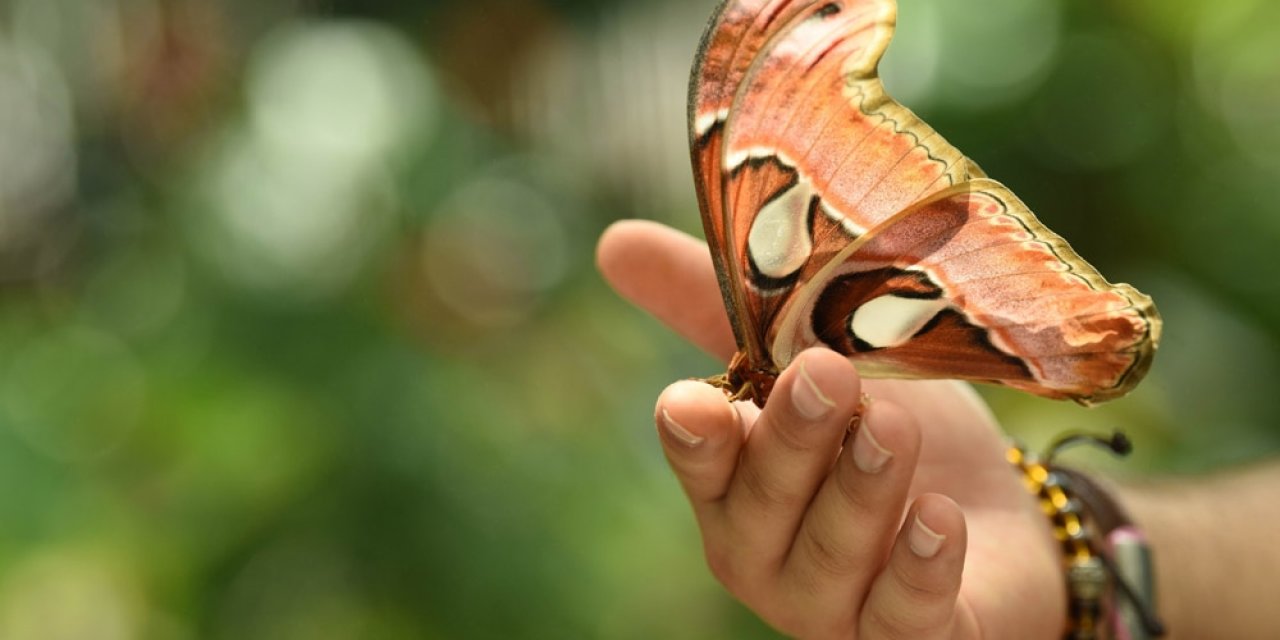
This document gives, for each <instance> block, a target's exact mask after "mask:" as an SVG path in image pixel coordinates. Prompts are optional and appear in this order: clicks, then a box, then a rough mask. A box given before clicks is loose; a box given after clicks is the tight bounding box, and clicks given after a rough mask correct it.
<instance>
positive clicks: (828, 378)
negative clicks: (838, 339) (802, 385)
mask: <svg viewBox="0 0 1280 640" xmlns="http://www.w3.org/2000/svg"><path fill="white" fill-rule="evenodd" d="M795 363H797V364H799V365H800V366H803V367H804V372H805V374H806V375H808V376H809V378H810V379H811V380H812V381H813V383H814V384H816V385H817V386H818V388H820V389H822V390H823V392H824V394H825V395H827V396H828V397H829V398H830V399H831V400H832V401H834V402H835V403H836V404H837V405H838V406H842V407H843V406H853V405H854V404H855V403H856V402H858V401H860V400H861V397H862V380H861V378H860V377H859V376H858V370H857V369H856V368H854V366H853V363H852V362H850V361H849V359H848V358H846V357H844V356H842V355H840V354H838V353H836V352H835V351H832V350H830V349H825V348H822V347H814V348H810V349H806V350H805V351H803V352H802V353H801V354H800V355H799V356H797V357H796V359H795Z"/></svg>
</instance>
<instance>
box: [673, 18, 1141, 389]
mask: <svg viewBox="0 0 1280 640" xmlns="http://www.w3.org/2000/svg"><path fill="white" fill-rule="evenodd" d="M895 21H896V4H895V2H893V1H892V0H836V1H828V2H812V1H801V0H730V1H729V2H726V3H725V4H724V5H722V6H721V9H720V11H719V12H718V13H717V16H716V17H715V18H714V19H713V21H712V24H711V26H710V27H709V28H708V32H707V35H706V36H705V37H704V42H703V46H702V48H701V51H700V54H699V57H698V59H697V60H696V61H695V65H694V73H693V78H692V85H691V90H690V100H691V104H690V139H691V146H692V153H693V157H694V166H695V177H696V183H697V186H698V193H699V203H700V205H701V206H702V212H703V223H704V227H705V228H706V231H707V237H708V242H709V244H710V245H711V249H712V255H713V258H714V261H715V263H716V268H717V272H718V274H719V276H720V280H721V288H722V290H723V292H724V294H725V300H726V305H727V307H728V309H729V314H730V318H731V320H732V323H733V325H734V330H735V333H736V334H737V337H738V343H739V346H740V348H741V350H742V354H743V357H744V359H745V363H743V364H742V367H743V368H744V369H746V370H749V371H754V372H764V373H766V374H767V373H768V372H770V371H777V370H778V369H780V368H781V367H785V366H786V365H787V364H788V363H789V362H790V361H791V359H792V358H793V357H794V356H795V355H796V354H797V353H798V352H799V351H800V350H802V349H803V348H805V347H807V346H811V345H814V344H819V343H823V344H826V345H827V346H830V347H831V348H833V349H836V350H837V351H840V352H842V353H845V354H847V355H848V356H849V357H850V358H851V359H852V360H854V361H855V363H857V364H858V366H859V368H860V370H861V371H862V372H863V373H864V374H867V375H878V376H893V377H910V378H963V379H970V380H981V381H990V382H997V383H1001V384H1005V385H1009V386H1012V387H1015V388H1019V389H1023V390H1026V391H1029V392H1032V393H1036V394H1039V395H1043V396H1048V397H1054V398H1073V399H1076V400H1079V401H1081V402H1086V403H1087V402H1095V401H1101V400H1105V399H1108V398H1112V397H1116V396H1118V395H1122V394H1123V393H1124V392H1126V391H1127V390H1128V389H1130V388H1131V387H1132V386H1133V385H1134V384H1136V382H1137V381H1138V379H1140V378H1141V377H1142V375H1143V374H1144V373H1145V371H1146V369H1147V368H1148V367H1149V366H1150V361H1151V355H1152V353H1153V352H1154V349H1155V345H1156V343H1157V340H1158V337H1159V331H1160V320H1159V316H1158V315H1157V313H1156V311H1155V309H1154V307H1153V306H1152V304H1151V301H1150V299H1149V298H1147V297H1146V296H1144V295H1142V294H1141V293H1139V292H1137V291H1136V290H1134V289H1132V288H1131V287H1128V286H1127V285H1111V284H1109V283H1107V282H1106V281H1105V280H1104V279H1102V277H1101V276H1099V275H1098V273H1097V271H1096V270H1094V269H1093V268H1092V267H1090V266H1089V265H1088V264H1087V263H1085V262H1084V261H1083V260H1081V259H1080V258H1079V256H1077V255H1076V254H1075V253H1074V252H1073V251H1071V249H1070V248H1069V247H1068V246H1067V245H1066V243H1065V242H1064V241H1063V240H1062V239H1061V238H1059V237H1058V236H1056V235H1054V234H1053V233H1052V232H1050V231H1049V230H1048V229H1046V228H1045V227H1044V226H1043V225H1041V224H1040V223H1039V222H1038V221H1037V220H1036V219H1035V217H1034V216H1033V215H1032V214H1031V213H1030V211H1028V210H1027V208H1026V207H1025V205H1023V204H1022V203H1021V201H1019V200H1018V199H1017V198H1016V197H1015V196H1013V194H1012V193H1010V192H1009V191H1008V190H1007V189H1006V188H1004V187H1003V186H1001V185H1000V184H999V183H996V182H994V181H989V180H986V179H985V178H984V174H983V173H982V171H981V170H980V169H979V168H978V167H977V165H976V164H975V163H973V162H972V161H971V160H969V159H968V158H966V157H964V156H963V155H962V154H961V153H960V152H959V151H958V150H956V149H955V148H954V147H952V146H951V145H950V144H948V143H947V142H946V141H945V140H943V139H942V137H941V136H939V135H938V134H937V133H936V132H935V131H934V130H933V129H932V128H930V127H929V126H928V125H927V124H925V123H924V122H923V121H921V120H920V119H919V118H918V117H916V116H915V115H914V114H913V113H911V111H909V110H908V109H906V108H905V107H902V106H901V105H899V104H898V103H896V102H894V101H893V100H892V99H891V98H890V97H889V96H888V95H887V94H886V93H885V91H884V87H883V85H882V84H881V82H880V79H879V77H878V75H877V71H876V65H877V64H878V62H879V60H880V57H881V56H882V54H883V52H884V50H885V48H886V47H887V45H888V42H889V39H890V38H891V37H892V33H893V28H894V25H895ZM735 366H737V365H735ZM731 378H732V375H731ZM757 400H760V398H757Z"/></svg>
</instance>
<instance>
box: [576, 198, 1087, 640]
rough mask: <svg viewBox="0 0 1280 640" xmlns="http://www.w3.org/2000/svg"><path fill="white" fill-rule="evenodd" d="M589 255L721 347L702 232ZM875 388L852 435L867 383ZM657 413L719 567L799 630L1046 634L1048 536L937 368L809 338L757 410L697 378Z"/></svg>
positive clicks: (754, 603)
mask: <svg viewBox="0 0 1280 640" xmlns="http://www.w3.org/2000/svg"><path fill="white" fill-rule="evenodd" d="M598 258H599V264H600V269H601V271H602V272H603V273H604V275H605V277H606V278H607V279H608V280H609V282H610V283H611V284H612V285H613V286H614V287H615V288H616V289H617V290H618V291H619V292H620V293H621V294H622V295H623V296H624V297H626V298H628V299H629V300H631V301H632V302H634V303H635V304H637V305H638V306H640V307H642V308H644V309H646V310H647V311H649V312H650V313H652V314H653V315H654V316H656V317H657V318H658V319H660V320H662V321H663V322H665V323H666V324H668V325H670V326H671V327H672V328H674V329H675V330H676V331H678V332H680V333H681V334H682V335H683V336H685V337H686V338H688V339H689V340H690V341H692V342H693V343H695V344H697V345H698V346H700V347H702V348H703V349H706V350H707V351H709V352H711V353H713V354H715V355H717V356H718V357H720V358H722V359H725V360H727V359H728V358H729V357H730V356H731V355H732V354H733V352H734V350H735V344H734V339H733V335H732V332H731V330H730V327H729V323H728V320H727V318H726V317H725V313H724V307H723V305H722V303H721V299H720V293H719V289H718V285H717V282H716V277H715V274H714V272H713V269H712V265H711V261H710V258H709V255H708V253H707V250H706V247H705V245H703V244H702V243H700V242H698V241H697V240H694V239H693V238H690V237H689V236H686V235H684V234H682V233H679V232H677V231H673V230H671V229H668V228H666V227H662V226H660V225H656V224H652V223H642V222H626V223H620V224H618V225H615V226H614V227H612V228H611V229H610V230H609V231H607V232H606V233H605V235H604V237H603V238H602V239H601V242H600V247H599V255H598ZM864 393H865V394H867V396H868V397H869V398H870V399H871V402H870V403H869V405H868V406H867V408H866V410H865V411H864V412H863V415H862V416H861V420H860V426H859V427H858V428H857V429H856V430H854V432H853V433H852V435H849V433H850V432H849V431H848V426H849V424H850V419H851V418H853V417H854V416H855V413H856V412H857V411H858V408H859V405H860V398H861V397H862V395H863V394H864ZM656 420H657V423H658V428H659V433H660V437H661V440H662V444H663V448H664V450H665V451H666V454H667V457H668V459H669V460H670V462H671V466H672V467H673V469H674V470H675V472H676V474H677V476H678V477H679V478H680V481H681V483H682V484H683V486H684V489H685V492H686V493H687V494H688V497H689V500H690V502H691V503H692V505H693V508H694V512H695V515H696V517H697V519H698V523H699V526H700V527H701V529H702V535H703V544H704V548H705V552H706V555H707V560H708V563H709V564H710V566H711V569H712V571H713V572H714V573H715V575H716V577H717V578H718V579H719V580H720V581H721V582H722V583H724V585H725V586H726V587H727V588H728V589H729V590H730V591H731V592H732V593H733V594H734V595H735V596H736V597H738V598H739V599H741V600H742V601H743V602H744V603H745V604H746V605H747V606H748V607H750V608H751V609H753V610H754V611H755V612H757V613H758V614H759V615H760V616H761V617H762V618H764V619H765V620H766V621H768V622H769V623H770V624H772V625H773V626H775V627H777V628H778V629H779V630H781V631H783V632H785V633H788V634H791V635H795V636H799V637H805V638H828V637H830V638H836V637H841V638H851V637H852V638H869V639H894V638H911V639H929V638H965V639H969V638H1055V637H1059V636H1060V634H1061V629H1062V624H1063V620H1064V617H1065V594H1064V587H1063V579H1062V570H1061V567H1060V561H1059V556H1058V553H1059V552H1058V549H1057V546H1056V544H1055V543H1054V541H1053V540H1052V537H1051V534H1050V532H1049V528H1048V524H1047V521H1046V519H1045V518H1044V517H1043V516H1042V515H1041V514H1040V512H1039V511H1038V509H1037V508H1036V507H1035V505H1034V503H1033V502H1032V501H1031V499H1030V497H1029V496H1028V495H1027V494H1026V492H1025V490H1024V489H1023V488H1022V486H1021V485H1020V482H1019V479H1018V476H1017V475H1016V474H1015V473H1013V472H1012V471H1011V470H1010V468H1009V466H1008V463H1007V462H1006V461H1005V458H1004V443H1003V440H1002V437H1001V435H1000V432H999V430H998V428H997V426H996V424H995V421H994V419H993V418H992V416H991V414H990V412H989V411H988V410H987V408H986V407H985V405H983V404H982V402H981V400H979V399H978V397H977V396H976V394H974V393H973V391H972V390H971V389H970V388H969V387H967V386H965V385H962V384H959V383H952V382H945V381H929V382H915V381H910V382H908V381H892V380H860V379H859V377H858V375H857V372H856V371H855V370H854V368H853V366H852V365H851V364H850V363H849V362H848V361H847V360H846V359H845V358H843V357H842V356H839V355H837V354H835V353H834V352H830V351H825V350H820V349H814V350H810V351H808V352H806V353H804V354H803V355H802V356H800V357H799V358H798V359H797V360H796V362H795V363H793V365H792V366H791V367H789V368H788V369H787V371H785V372H784V373H783V375H782V376H781V377H780V378H779V380H778V383H777V386H776V387H775V389H774V392H773V394H772V396H771V398H770V401H769V403H768V404H767V405H766V407H765V409H764V410H763V411H756V410H755V408H754V406H744V405H743V404H738V405H732V404H730V403H729V402H727V401H726V399H725V397H724V395H723V394H722V393H721V392H720V391H718V390H716V389H714V388H712V387H710V386H708V385H705V384H701V383H697V382H691V381H685V382H678V383H676V384H674V385H672V386H670V387H668V388H667V390H666V391H664V392H663V394H662V396H661V397H660V399H659V401H658V407H657V415H656Z"/></svg>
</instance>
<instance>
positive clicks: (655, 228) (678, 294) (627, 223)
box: [596, 220, 738, 362]
mask: <svg viewBox="0 0 1280 640" xmlns="http://www.w3.org/2000/svg"><path fill="white" fill-rule="evenodd" d="M596 264H597V265H598V266H599V268H600V273H602V274H603V275H604V278H605V280H606V281H608V283H609V284H610V285H611V286H612V287H613V288H614V289H615V290H616V291H617V292H618V293H619V294H620V295H621V296H622V297H624V298H626V299H627V300H630V301H631V302H632V303H634V304H635V305H636V306H638V307H640V308H642V309H644V310H645V311H648V312H649V313H650V314H652V315H653V316H654V317H655V318H657V319H658V320H660V321H662V323H663V324H665V325H667V326H669V327H671V328H672V329H675V331H676V332H677V333H679V334H680V335H682V336H684V337H685V339H687V340H689V341H690V342H692V343H693V344H696V345H698V346H699V347H701V348H702V349H703V350H704V351H707V352H708V353H710V354H712V355H714V356H716V357H717V358H720V359H721V360H723V361H726V362H727V361H728V360H729V358H731V357H733V354H734V352H736V351H737V349H738V347H737V342H736V341H735V340H734V338H733V329H732V328H731V327H730V326H729V318H728V315H726V313H725V310H724V304H723V302H722V300H723V298H721V296H720V284H719V282H718V281H717V280H716V274H715V268H714V267H713V266H712V264H711V254H710V253H709V252H708V251H707V245H705V244H703V243H702V242H701V241H699V240H696V239H694V238H692V237H690V236H689V235H688V234H685V233H681V232H679V231H676V230H675V229H672V228H670V227H667V226H665V225H661V224H658V223H656V222H646V221H641V220H624V221H621V222H616V223H614V224H613V225H611V226H610V227H609V228H608V229H606V230H605V232H604V233H603V234H602V235H601V236H600V242H599V244H598V245H597V246H596Z"/></svg>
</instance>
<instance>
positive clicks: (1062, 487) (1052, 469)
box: [1006, 432, 1165, 640]
mask: <svg viewBox="0 0 1280 640" xmlns="http://www.w3.org/2000/svg"><path fill="white" fill-rule="evenodd" d="M1082 443H1089V444H1098V445H1102V446H1105V447H1106V448H1108V449H1110V450H1111V451H1112V452H1114V453H1116V454H1117V455H1127V454H1128V453H1129V452H1130V451H1131V450H1132V445H1131V443H1130V442H1129V440H1128V438H1126V437H1125V436H1124V434H1122V433H1119V432H1117V433H1116V434H1115V435H1113V436H1112V437H1110V438H1102V437H1098V436H1093V435H1088V434H1068V435H1067V436H1064V437H1062V438H1059V439H1058V440H1056V441H1055V442H1054V444H1053V445H1052V446H1051V447H1050V448H1049V452H1048V453H1047V454H1046V455H1045V456H1044V459H1043V460H1042V459H1041V458H1040V457H1038V456H1036V455H1035V454H1033V453H1029V452H1028V451H1027V449H1026V448H1024V447H1022V446H1020V445H1017V444H1014V445H1013V446H1011V447H1010V448H1009V450H1008V452H1007V456H1006V457H1007V459H1008V461H1009V463H1010V464H1012V465H1013V466H1014V467H1015V468H1017V469H1018V470H1019V471H1020V472H1021V475H1022V480H1023V484H1024V486H1025V487H1026V489H1027V491H1028V492H1029V493H1030V494H1031V495H1032V496H1033V497H1035V498H1036V500H1037V502H1038V503H1039V506H1040V509H1041V511H1042V512H1044V514H1045V516H1046V517H1047V518H1049V522H1050V526H1051V528H1052V530H1053V535H1054V537H1055V538H1056V539H1057V540H1058V542H1059V544H1061V545H1062V551H1063V562H1064V570H1065V572H1066V578H1067V598H1068V607H1067V626H1066V629H1065V631H1064V635H1063V637H1064V639H1065V640H1106V639H1109V638H1116V640H1120V639H1121V638H1125V639H1126V640H1138V639H1139V638H1142V637H1145V638H1158V637H1161V636H1163V635H1164V633H1165V630H1164V625H1163V624H1162V623H1161V622H1160V620H1159V619H1158V618H1157V617H1156V615H1155V613H1154V611H1153V602H1151V601H1150V600H1151V598H1150V596H1149V594H1143V593H1139V591H1138V590H1137V589H1135V588H1134V587H1133V585H1131V584H1130V583H1129V580H1127V579H1126V577H1125V575H1124V572H1122V571H1121V570H1120V567H1118V566H1117V564H1116V562H1115V560H1114V558H1112V557H1110V555H1109V554H1108V553H1107V552H1106V549H1105V545H1104V544H1103V540H1105V539H1107V536H1108V535H1109V534H1111V533H1112V532H1113V531H1117V530H1120V529H1126V530H1136V528H1135V527H1134V526H1133V523H1132V522H1131V521H1130V520H1129V518H1128V516H1127V514H1125V512H1124V511H1123V509H1121V508H1120V506H1119V504H1118V503H1116V501H1115V500H1114V499H1112V498H1111V496H1110V495H1108V494H1107V492H1106V491H1105V490H1104V489H1103V488H1102V487H1101V486H1099V485H1098V484H1097V483H1096V482H1094V481H1092V480H1091V479H1089V478H1088V477H1087V476H1085V475H1084V474H1082V473H1080V472H1079V471H1075V470H1072V469H1068V468H1065V467H1062V466H1059V465H1056V464H1054V463H1053V459H1054V458H1055V457H1056V456H1057V454H1059V453H1061V451H1063V450H1064V449H1066V448H1068V447H1071V446H1074V445H1076V444H1082ZM1147 568H1148V569H1149V566H1148V567H1147ZM1116 595H1119V596H1122V597H1123V598H1124V600H1125V601H1126V602H1127V603H1128V604H1130V605H1131V609H1130V610H1131V611H1133V612H1134V613H1135V617H1136V625H1137V626H1136V628H1134V629H1132V630H1130V632H1129V633H1124V632H1120V633H1113V631H1114V630H1113V629H1111V628H1110V625H1108V623H1107V621H1108V617H1109V616H1115V615H1116V609H1117V608H1116V607H1115V606H1106V605H1113V604H1114V603H1113V602H1111V601H1109V597H1110V599H1111V600H1114V596H1116Z"/></svg>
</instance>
